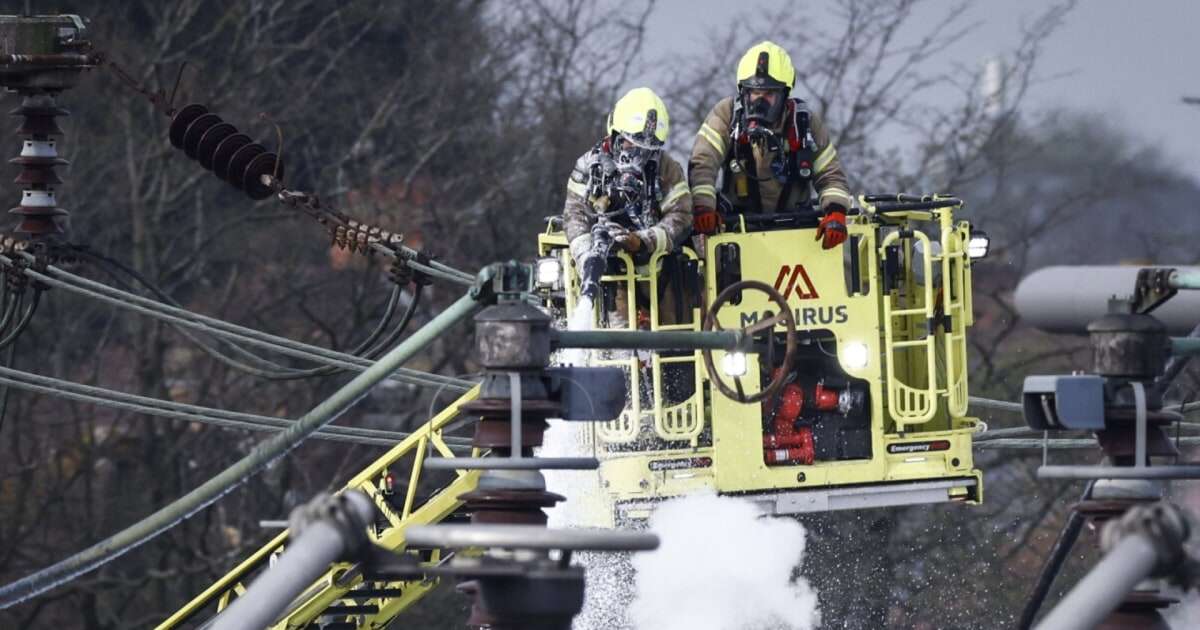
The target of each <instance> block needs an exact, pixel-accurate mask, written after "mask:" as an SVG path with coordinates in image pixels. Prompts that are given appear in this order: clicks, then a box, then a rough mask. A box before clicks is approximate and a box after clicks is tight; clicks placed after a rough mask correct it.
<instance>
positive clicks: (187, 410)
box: [0, 367, 471, 447]
mask: <svg viewBox="0 0 1200 630" xmlns="http://www.w3.org/2000/svg"><path fill="white" fill-rule="evenodd" d="M0 383H3V384H5V385H8V386H12V387H16V388H17V389H24V390H26V391H31V392H36V393H39V394H46V395H49V396H55V397H60V398H69V399H71V400H75V401H78V402H83V403H89V404H95V405H102V406H107V407H113V408H116V409H124V410H126V411H133V412H136V413H144V414H148V415H152V416H159V417H163V418H171V419H175V420H185V421H193V422H201V423H204V424H212V425H216V426H222V427H227V428H239V429H251V430H255V431H281V430H283V429H286V428H288V427H289V426H291V425H293V424H295V420H290V419H287V418H276V417H272V416H261V415H257V414H250V413H242V412H236V411H226V410H224V409H215V408H211V407H201V406H199V405H191V404H187V403H179V402H175V401H169V400H162V399H160V398H151V397H148V396H140V395H137V394H129V393H126V392H121V391H117V390H113V389H106V388H103V387H96V386H93V385H84V384H82V383H75V382H72V381H67V380H63V379H58V378H53V377H49V376H42V375H40V374H33V373H31V372H24V371H21V370H15V369H11V368H7V367H0ZM409 435H410V434H409V433H407V432H401V431H387V430H381V429H366V428H360V427H346V426H337V425H330V426H326V427H324V428H322V429H320V430H319V431H318V432H317V433H316V434H314V437H320V438H321V439H326V440H333V441H340V442H357V443H362V444H370V445H374V446H389V447H390V446H395V445H396V444H397V443H398V442H400V441H401V440H403V439H404V438H407V437H408V436H409ZM443 439H445V441H446V443H447V444H449V445H453V446H460V447H470V446H471V439H470V438H461V437H460V438H455V437H449V436H447V437H445V438H443Z"/></svg>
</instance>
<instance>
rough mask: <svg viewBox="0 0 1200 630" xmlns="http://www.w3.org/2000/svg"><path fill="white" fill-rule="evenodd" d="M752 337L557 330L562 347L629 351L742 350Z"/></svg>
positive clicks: (723, 332)
mask: <svg viewBox="0 0 1200 630" xmlns="http://www.w3.org/2000/svg"><path fill="white" fill-rule="evenodd" d="M751 341H752V338H751V337H747V336H746V334H745V333H743V332H742V331H740V330H718V331H706V332H689V331H657V332H655V331H641V330H556V331H554V343H555V345H557V346H558V347H560V348H610V349H626V350H742V351H746V350H749V349H750V345H751Z"/></svg>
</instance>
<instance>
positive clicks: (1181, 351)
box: [1171, 337, 1200, 356]
mask: <svg viewBox="0 0 1200 630" xmlns="http://www.w3.org/2000/svg"><path fill="white" fill-rule="evenodd" d="M1171 354H1173V355H1175V356H1192V355H1196V354H1200V337H1171Z"/></svg>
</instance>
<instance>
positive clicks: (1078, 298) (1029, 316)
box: [1013, 265, 1200, 335]
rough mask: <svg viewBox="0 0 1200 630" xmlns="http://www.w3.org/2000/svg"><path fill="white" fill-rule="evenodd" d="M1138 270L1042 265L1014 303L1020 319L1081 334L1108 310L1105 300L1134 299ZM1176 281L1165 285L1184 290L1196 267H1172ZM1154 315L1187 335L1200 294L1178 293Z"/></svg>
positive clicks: (1199, 309) (1172, 329) (1197, 270)
mask: <svg viewBox="0 0 1200 630" xmlns="http://www.w3.org/2000/svg"><path fill="white" fill-rule="evenodd" d="M1141 271H1142V268H1139V267H1131V266H1115V265H1114V266H1078V267H1076V266H1072V267H1065V266H1062V267H1045V268H1042V269H1039V270H1037V271H1035V272H1033V273H1031V274H1029V275H1028V276H1026V277H1025V278H1023V279H1022V280H1021V283H1020V284H1019V285H1017V290H1016V292H1015V293H1014V294H1013V302H1014V303H1015V305H1016V307H1017V312H1018V313H1020V315H1021V319H1022V320H1024V321H1025V322H1026V323H1028V324H1030V325H1032V326H1035V327H1037V328H1039V329H1041V330H1044V331H1046V332H1052V333H1066V334H1075V335H1082V334H1085V333H1086V332H1087V325H1088V324H1090V323H1091V322H1093V321H1095V320H1096V319H1097V318H1099V317H1103V316H1104V315H1105V314H1106V313H1108V311H1109V308H1108V302H1109V300H1110V299H1112V298H1113V297H1114V296H1115V297H1117V298H1119V299H1130V298H1132V297H1134V294H1135V286H1136V283H1137V280H1138V274H1139V273H1140V272H1141ZM1169 271H1174V273H1175V278H1176V280H1175V281H1170V280H1168V282H1167V283H1166V284H1167V286H1168V287H1169V288H1173V289H1187V288H1189V286H1190V283H1191V281H1192V280H1193V279H1194V278H1195V277H1196V275H1197V274H1200V268H1198V267H1178V268H1175V269H1173V270H1169ZM1185 281H1186V282H1185ZM1152 312H1153V313H1154V317H1155V318H1157V319H1158V320H1159V321H1161V322H1162V323H1163V324H1165V325H1166V327H1167V332H1169V333H1170V334H1173V335H1186V334H1188V333H1189V332H1191V330H1192V328H1193V327H1195V326H1196V323H1197V317H1196V314H1197V313H1200V292H1196V291H1186V290H1184V291H1180V293H1179V294H1178V295H1176V296H1174V297H1172V298H1171V299H1170V300H1168V301H1166V302H1164V303H1162V305H1161V306H1158V307H1157V308H1155V309H1153V311H1152Z"/></svg>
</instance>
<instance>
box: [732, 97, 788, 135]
mask: <svg viewBox="0 0 1200 630" xmlns="http://www.w3.org/2000/svg"><path fill="white" fill-rule="evenodd" d="M740 92H741V93H740V94H739V97H740V99H741V105H742V112H743V116H744V117H745V125H746V133H747V134H749V135H750V138H751V139H760V138H763V139H765V138H769V137H770V136H773V135H775V131H774V130H775V127H777V126H778V125H779V122H780V120H781V119H782V117H783V108H784V104H785V102H786V101H787V90H783V89H778V88H770V89H764V88H759V87H748V86H743V87H742V89H741V90H740ZM768 95H769V96H768ZM772 101H774V102H772Z"/></svg>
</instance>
